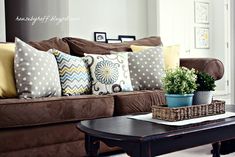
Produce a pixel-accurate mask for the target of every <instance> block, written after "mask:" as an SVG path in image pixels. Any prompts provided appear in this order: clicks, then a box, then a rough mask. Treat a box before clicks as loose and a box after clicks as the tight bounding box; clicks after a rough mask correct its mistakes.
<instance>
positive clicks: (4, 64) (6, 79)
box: [0, 43, 17, 98]
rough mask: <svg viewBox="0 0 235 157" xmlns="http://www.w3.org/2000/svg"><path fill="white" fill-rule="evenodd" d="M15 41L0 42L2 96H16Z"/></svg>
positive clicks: (0, 96)
mask: <svg viewBox="0 0 235 157" xmlns="http://www.w3.org/2000/svg"><path fill="white" fill-rule="evenodd" d="M14 56H15V44H14V43H1V44H0V98H10V97H16V96H17V94H16V86H15V77H14Z"/></svg>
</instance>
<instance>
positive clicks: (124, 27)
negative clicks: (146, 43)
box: [69, 0, 148, 40]
mask: <svg viewBox="0 0 235 157" xmlns="http://www.w3.org/2000/svg"><path fill="white" fill-rule="evenodd" d="M69 16H70V17H71V18H77V19H79V20H76V21H70V23H69V35H70V36H75V37H81V38H85V39H90V40H93V38H94V37H93V33H94V32H99V31H103V32H106V33H107V35H108V38H114V39H115V38H117V36H118V35H122V34H124V35H135V36H136V37H137V38H142V37H146V36H147V32H148V28H147V27H148V24H147V20H148V19H147V1H145V0H69Z"/></svg>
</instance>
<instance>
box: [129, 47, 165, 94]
mask: <svg viewBox="0 0 235 157" xmlns="http://www.w3.org/2000/svg"><path fill="white" fill-rule="evenodd" d="M128 61H129V70H130V77H131V83H132V86H133V89H134V90H154V89H161V88H162V81H161V79H162V77H163V76H164V75H165V72H164V59H163V52H162V48H161V47H154V48H150V49H145V50H143V51H139V52H134V53H128Z"/></svg>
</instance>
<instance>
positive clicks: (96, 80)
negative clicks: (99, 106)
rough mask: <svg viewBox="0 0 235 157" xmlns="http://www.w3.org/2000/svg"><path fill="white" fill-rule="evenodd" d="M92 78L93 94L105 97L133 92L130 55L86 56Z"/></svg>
mask: <svg viewBox="0 0 235 157" xmlns="http://www.w3.org/2000/svg"><path fill="white" fill-rule="evenodd" d="M85 58H86V60H87V63H88V65H89V67H90V72H91V77H92V93H93V94H96V95H105V94H111V93H115V92H122V91H133V88H132V85H131V80H130V73H129V67H128V55H127V53H123V54H117V55H116V54H115V55H114V54H111V55H86V57H85Z"/></svg>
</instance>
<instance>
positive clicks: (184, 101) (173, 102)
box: [165, 94, 194, 107]
mask: <svg viewBox="0 0 235 157" xmlns="http://www.w3.org/2000/svg"><path fill="white" fill-rule="evenodd" d="M193 95H194V94H184V95H180V94H165V96H166V101H167V105H168V107H183V106H191V105H192V103H193Z"/></svg>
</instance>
